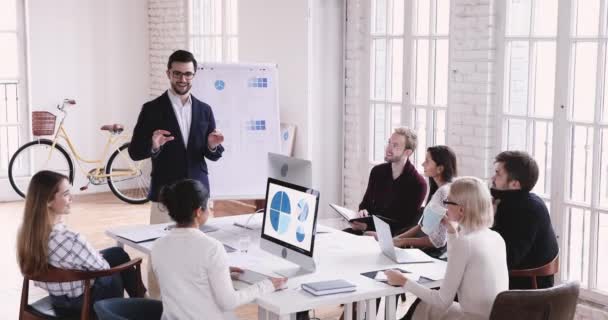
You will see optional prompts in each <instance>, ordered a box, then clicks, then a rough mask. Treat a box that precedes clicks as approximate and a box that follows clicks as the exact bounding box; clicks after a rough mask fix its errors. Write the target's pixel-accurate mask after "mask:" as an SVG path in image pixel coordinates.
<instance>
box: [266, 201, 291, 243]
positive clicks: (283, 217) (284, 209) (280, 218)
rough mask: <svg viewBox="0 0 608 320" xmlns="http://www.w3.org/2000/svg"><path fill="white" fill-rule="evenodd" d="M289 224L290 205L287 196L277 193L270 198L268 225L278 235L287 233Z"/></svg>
mask: <svg viewBox="0 0 608 320" xmlns="http://www.w3.org/2000/svg"><path fill="white" fill-rule="evenodd" d="M290 222H291V205H290V204H289V196H288V195H287V193H285V192H283V191H279V192H277V193H275V194H274V196H272V201H271V202H270V224H271V225H272V228H273V229H274V231H276V232H277V233H279V234H283V233H285V232H287V228H288V227H289V223H290Z"/></svg>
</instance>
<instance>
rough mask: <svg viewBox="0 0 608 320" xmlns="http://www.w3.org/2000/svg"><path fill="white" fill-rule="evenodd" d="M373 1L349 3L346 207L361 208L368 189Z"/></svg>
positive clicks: (347, 32)
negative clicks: (370, 9)
mask: <svg viewBox="0 0 608 320" xmlns="http://www.w3.org/2000/svg"><path fill="white" fill-rule="evenodd" d="M366 2H369V0H347V5H346V7H347V9H346V18H347V23H346V54H345V57H346V61H345V63H344V65H345V68H346V79H345V81H344V82H345V86H346V88H345V91H344V92H345V93H344V94H345V97H344V146H345V147H344V168H343V173H344V178H343V179H344V191H343V192H344V204H345V205H347V206H348V207H350V208H358V205H359V202H361V197H362V196H363V192H365V188H366V186H367V178H368V177H367V172H368V171H367V169H368V168H367V165H366V164H365V163H364V161H362V159H364V158H365V154H366V153H367V150H368V149H367V143H368V140H367V139H366V138H365V135H363V134H362V132H364V131H365V129H366V125H367V124H366V123H365V122H363V121H364V119H365V118H367V117H368V114H369V112H368V108H369V107H368V106H367V103H366V101H367V97H366V96H365V95H366V92H367V90H365V89H364V87H365V86H366V84H367V78H368V74H367V73H366V67H365V65H366V64H367V60H366V59H368V53H367V52H366V51H367V47H368V44H367V43H366V42H367V41H368V34H369V12H368V11H367V10H368V8H369V3H366Z"/></svg>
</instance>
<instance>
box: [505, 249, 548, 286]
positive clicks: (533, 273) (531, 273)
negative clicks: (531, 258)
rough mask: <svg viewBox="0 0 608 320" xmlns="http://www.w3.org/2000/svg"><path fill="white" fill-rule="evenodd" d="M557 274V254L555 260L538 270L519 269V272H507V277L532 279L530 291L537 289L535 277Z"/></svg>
mask: <svg viewBox="0 0 608 320" xmlns="http://www.w3.org/2000/svg"><path fill="white" fill-rule="evenodd" d="M558 272H559V253H558V254H557V255H556V256H555V258H554V259H553V260H552V261H551V262H549V263H547V264H545V265H544V266H540V267H538V268H532V269H520V270H509V276H511V277H529V278H531V279H532V289H538V283H537V281H536V278H537V277H546V276H551V275H554V274H556V273H558Z"/></svg>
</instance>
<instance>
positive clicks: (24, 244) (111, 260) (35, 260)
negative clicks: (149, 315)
mask: <svg viewBox="0 0 608 320" xmlns="http://www.w3.org/2000/svg"><path fill="white" fill-rule="evenodd" d="M70 187H71V186H70V183H69V182H68V179H67V177H66V176H64V175H62V174H59V173H56V172H52V171H40V172H38V173H37V174H35V175H34V176H33V177H32V180H31V182H30V185H29V188H28V192H27V195H26V198H25V209H24V213H23V222H22V224H21V226H20V227H19V231H18V234H17V261H18V263H19V267H20V268H21V272H22V273H23V274H28V275H35V274H41V273H44V272H46V271H47V270H48V267H49V265H51V266H53V267H57V268H61V269H71V270H104V269H109V268H111V267H113V266H116V265H119V264H122V263H125V262H128V261H129V260H131V258H130V257H129V255H128V254H127V253H126V252H125V251H124V250H123V249H122V248H118V247H113V248H108V249H105V250H103V251H101V252H98V251H97V250H95V249H94V248H93V246H91V244H90V243H89V242H87V240H86V239H85V238H84V236H82V235H81V234H79V233H77V232H73V231H71V230H69V229H68V228H67V227H66V225H65V224H64V223H63V221H62V217H63V216H64V215H66V214H69V213H70V206H71V203H72V195H71V194H70ZM34 284H35V285H36V286H38V287H40V288H42V289H44V290H46V291H47V292H48V293H49V295H50V296H51V301H52V303H53V305H54V306H55V307H56V308H57V311H59V312H64V313H72V312H74V313H77V312H79V311H80V308H81V306H82V300H83V292H84V291H83V290H84V289H83V288H84V286H83V283H82V281H74V282H61V283H43V282H34ZM123 288H124V289H126V290H127V293H129V295H130V296H134V295H135V293H136V288H137V276H136V273H135V270H134V269H131V270H127V271H124V272H122V273H121V274H120V275H114V276H108V277H101V278H97V279H95V281H94V283H93V286H92V298H93V302H95V301H98V300H103V299H107V298H112V297H122V296H123V295H124V293H123Z"/></svg>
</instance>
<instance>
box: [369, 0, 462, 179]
mask: <svg viewBox="0 0 608 320" xmlns="http://www.w3.org/2000/svg"><path fill="white" fill-rule="evenodd" d="M437 1H438V0H430V4H429V10H430V13H434V14H429V31H428V34H424V35H420V34H414V30H413V29H414V26H413V25H414V23H415V21H416V18H417V16H416V12H414V9H415V5H414V4H413V2H412V1H404V5H403V6H404V8H403V9H404V13H403V20H404V22H403V23H404V25H403V34H400V35H399V34H397V35H395V34H389V33H388V32H385V33H381V34H374V33H372V29H371V25H370V26H368V28H367V31H366V35H367V37H368V38H366V42H367V46H366V49H367V57H366V58H364V60H366V61H365V62H366V63H367V65H366V66H367V70H365V71H364V72H363V74H366V75H367V77H366V79H365V82H364V83H363V86H365V88H366V89H367V90H369V91H367V92H366V93H367V96H366V98H364V99H362V100H363V102H362V105H363V106H364V108H365V109H364V111H363V112H364V114H367V115H368V117H367V119H368V121H367V125H366V126H367V133H368V135H367V137H366V139H367V147H368V150H367V152H366V163H367V167H368V168H371V167H373V166H375V165H377V164H380V163H382V161H381V160H376V159H375V154H374V151H375V148H376V147H377V146H376V145H375V143H374V142H375V141H376V140H377V139H379V138H378V137H377V136H376V132H375V131H376V130H375V120H376V118H375V112H374V105H376V104H382V105H384V108H385V114H387V116H386V117H385V121H384V129H385V136H384V137H382V140H383V141H386V140H387V139H388V138H389V137H390V134H391V133H392V131H393V126H392V122H393V121H391V120H392V115H390V116H389V114H391V113H392V110H391V109H392V107H394V106H396V107H399V108H400V117H399V118H400V120H399V121H400V124H401V125H407V126H409V127H411V128H412V129H414V130H415V131H416V132H417V133H418V134H419V136H418V139H419V140H418V142H419V144H418V147H417V148H416V151H415V153H414V154H413V155H412V156H411V157H410V160H411V161H412V163H413V164H414V165H415V166H416V167H419V165H420V164H421V163H422V161H423V160H424V154H425V152H426V147H428V146H432V145H435V144H436V142H437V139H436V134H437V133H436V128H435V123H436V122H435V121H436V119H435V114H436V111H437V110H439V111H443V112H444V115H443V116H444V119H443V121H444V125H445V127H444V132H443V137H442V138H443V143H445V142H446V141H447V134H448V132H449V115H448V114H449V112H448V101H449V95H450V80H449V70H450V66H451V55H452V52H451V46H450V29H448V33H446V34H438V33H437V32H436V30H434V29H435V28H434V27H433V25H434V24H435V22H436V17H437V14H436V13H437V10H436V8H437ZM391 2H392V1H390V0H386V3H387V5H386V8H385V9H386V17H387V19H386V22H385V24H386V26H388V25H389V24H390V23H391V20H390V18H392V16H391V8H390V5H389V3H391ZM375 3H376V0H373V1H370V3H369V4H368V5H369V7H367V8H366V9H367V10H366V11H365V12H369V14H368V17H369V21H370V24H371V22H373V21H374V17H372V14H374V10H372V6H373V5H375ZM448 7H449V11H450V12H451V11H452V9H453V7H454V1H451V0H448ZM448 28H449V25H448ZM377 39H385V40H386V41H387V45H386V53H385V61H389V54H391V52H390V50H389V47H390V46H389V45H388V41H389V40H392V39H402V42H403V57H402V59H403V60H402V67H403V68H402V75H401V76H402V79H401V81H402V86H401V92H402V95H401V99H400V100H399V101H393V100H392V99H391V97H389V96H388V94H386V93H385V96H384V99H375V97H374V93H373V92H372V88H371V86H372V84H373V80H372V76H373V72H374V71H375V70H374V66H373V58H374V54H375V52H372V49H373V41H374V40H377ZM418 40H427V41H428V53H427V59H428V70H427V90H426V91H427V104H417V103H416V101H414V98H413V97H414V96H415V93H414V92H415V90H416V89H415V88H414V86H413V84H415V83H416V79H415V77H416V72H414V71H415V69H416V61H414V57H415V56H416V54H415V53H414V52H413V50H415V49H416V45H415V44H416V42H417V41H418ZM438 40H445V41H446V42H447V64H446V66H447V74H446V75H445V76H446V78H445V79H446V84H445V85H446V92H445V94H446V101H445V104H444V105H437V104H435V103H434V99H435V97H434V94H435V90H434V89H435V67H436V63H435V61H436V60H435V56H436V52H437V51H436V48H437V46H436V41H438ZM391 76H392V73H391V72H390V70H388V69H387V70H386V74H385V83H386V85H385V86H386V88H387V89H386V90H388V86H389V85H388V84H389V83H390V82H389V78H390V77H391ZM430 101H433V103H431V102H430ZM418 110H425V111H426V115H425V123H426V128H425V134H424V137H421V136H420V132H419V131H420V126H419V123H418V122H417V121H416V112H417V111H418ZM387 128H389V129H388V130H387ZM421 138H423V141H424V142H425V144H424V145H422V144H421V143H420V141H421V140H422V139H421Z"/></svg>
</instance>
